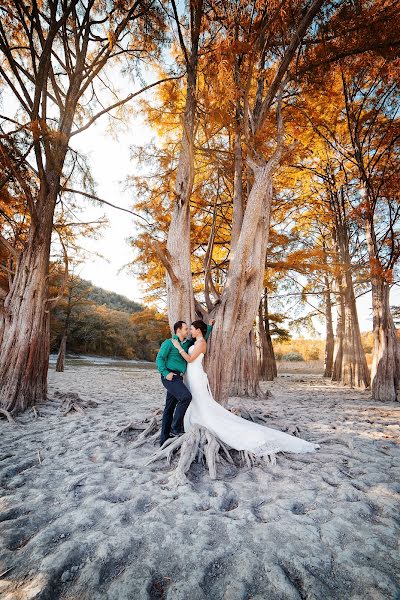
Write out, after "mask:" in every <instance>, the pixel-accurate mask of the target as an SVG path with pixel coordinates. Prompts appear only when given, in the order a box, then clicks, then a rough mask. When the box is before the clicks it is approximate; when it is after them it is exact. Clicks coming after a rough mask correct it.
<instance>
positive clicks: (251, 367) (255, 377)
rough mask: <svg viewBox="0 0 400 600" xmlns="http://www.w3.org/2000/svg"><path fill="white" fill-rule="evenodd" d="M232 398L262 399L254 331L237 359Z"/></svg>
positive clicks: (241, 348)
mask: <svg viewBox="0 0 400 600" xmlns="http://www.w3.org/2000/svg"><path fill="white" fill-rule="evenodd" d="M230 394H231V395H232V396H247V397H248V398H257V397H262V396H263V395H264V394H263V393H262V391H261V388H260V368H259V363H258V360H257V348H256V342H255V338H254V332H253V330H251V331H250V333H249V334H248V336H247V338H246V339H245V341H244V343H243V344H242V346H241V347H240V348H239V353H238V354H237V356H236V359H235V365H234V369H233V378H232V386H231V392H230Z"/></svg>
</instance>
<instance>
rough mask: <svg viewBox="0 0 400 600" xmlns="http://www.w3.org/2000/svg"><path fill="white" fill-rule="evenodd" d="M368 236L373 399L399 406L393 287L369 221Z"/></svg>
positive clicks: (398, 353)
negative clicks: (391, 294)
mask: <svg viewBox="0 0 400 600" xmlns="http://www.w3.org/2000/svg"><path fill="white" fill-rule="evenodd" d="M365 232H366V238H367V244H368V252H369V258H370V265H371V283H372V314H373V351H372V352H373V353H372V369H371V389H372V398H373V400H378V401H382V402H395V401H396V400H397V399H398V396H397V392H398V389H399V383H400V344H399V340H398V337H397V332H396V327H395V325H394V321H393V317H392V314H391V311H390V303H389V294H390V287H389V283H388V281H386V280H385V277H384V271H383V269H382V268H380V263H379V258H378V256H377V251H376V240H375V235H374V229H373V223H371V221H370V220H369V219H367V220H366V224H365Z"/></svg>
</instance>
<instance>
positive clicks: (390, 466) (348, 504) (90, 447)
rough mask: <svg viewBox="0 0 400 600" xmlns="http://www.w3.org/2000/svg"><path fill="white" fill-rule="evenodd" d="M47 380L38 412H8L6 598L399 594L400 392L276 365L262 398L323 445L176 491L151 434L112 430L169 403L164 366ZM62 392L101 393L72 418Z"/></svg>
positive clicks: (86, 370)
mask: <svg viewBox="0 0 400 600" xmlns="http://www.w3.org/2000/svg"><path fill="white" fill-rule="evenodd" d="M49 381H50V389H49V391H50V394H49V395H50V398H51V400H50V401H49V402H48V403H47V404H46V405H43V406H40V407H38V409H39V414H40V416H39V418H37V419H36V418H35V417H34V415H33V413H32V412H31V411H30V412H29V413H27V414H25V415H23V416H21V417H20V418H18V426H13V425H10V424H8V423H7V422H5V421H3V420H2V421H1V422H0V431H1V451H0V459H1V460H0V467H1V471H0V481H1V484H2V498H1V505H0V508H1V515H0V521H1V523H0V559H1V561H0V596H1V597H2V599H3V600H22V599H23V600H25V599H31V598H36V599H41V600H57V599H65V600H100V599H106V600H142V599H143V600H146V599H168V600H171V599H173V600H204V599H210V600H211V599H212V600H281V599H282V600H297V599H318V600H329V599H331V598H335V599H339V600H348V599H351V600H368V599H371V600H372V599H373V600H378V599H379V600H380V599H390V600H393V599H395V598H398V599H399V598H400V591H399V590H400V583H399V582H400V568H399V567H400V560H399V559H400V555H399V547H398V542H399V523H400V513H399V492H400V460H399V459H400V451H399V412H400V406H399V405H398V404H397V405H394V404H385V405H383V404H377V403H373V402H371V400H370V397H369V393H368V392H360V391H355V390H348V389H347V390H346V389H340V388H338V387H335V386H333V385H332V384H330V383H328V382H324V381H323V380H322V379H321V377H320V376H318V375H316V374H314V373H309V374H297V373H295V374H281V375H280V376H279V378H278V379H277V380H276V381H275V382H274V383H273V384H266V385H267V387H268V388H270V389H271V390H272V393H273V396H272V397H270V398H268V400H266V401H262V402H261V403H260V402H258V404H262V405H263V406H264V408H265V411H266V412H267V413H268V415H269V416H270V425H271V426H272V427H276V428H281V427H285V426H288V425H290V426H296V425H297V426H298V427H299V428H300V431H301V436H302V437H304V438H305V439H309V440H311V441H315V442H319V443H320V444H321V449H320V451H319V452H318V453H316V454H307V455H285V456H283V455H278V457H277V464H276V466H269V467H268V466H265V467H262V468H261V467H254V468H253V469H251V470H249V469H246V468H243V470H240V471H232V472H231V473H230V474H228V475H226V476H225V478H224V479H220V480H217V481H215V482H212V481H210V479H209V476H208V474H207V473H205V474H204V473H202V472H201V470H200V469H199V468H194V470H193V471H192V473H191V476H190V477H191V483H190V484H188V485H186V486H183V487H180V488H178V489H177V490H174V489H171V488H170V487H169V484H168V471H169V469H170V467H168V466H167V465H166V464H163V463H161V464H157V463H156V464H155V465H152V466H151V467H144V466H143V465H144V462H145V460H146V457H148V456H150V454H151V453H152V452H153V449H152V447H150V446H149V445H146V446H144V447H143V448H139V449H137V450H133V449H130V444H129V441H127V440H125V439H121V438H116V436H115V432H116V430H117V429H118V427H119V426H122V425H124V424H126V423H127V422H128V421H129V420H130V419H132V418H133V419H136V418H138V417H144V416H146V415H148V414H149V412H150V411H151V410H152V409H154V408H157V407H159V406H162V405H163V402H164V391H163V388H162V387H161V384H160V381H159V378H158V376H157V374H156V372H155V371H154V370H148V369H147V370H145V369H140V368H125V367H118V366H113V365H111V366H107V365H103V366H99V365H97V366H81V365H75V366H69V367H68V368H67V370H66V372H65V373H55V372H54V371H53V370H52V371H51V372H50V375H49ZM57 390H59V391H61V392H63V391H74V392H78V393H79V394H80V396H81V397H82V398H85V399H88V398H92V399H94V400H97V401H99V402H100V403H101V404H100V405H99V406H98V407H97V408H90V409H89V410H88V411H87V413H86V415H85V416H81V415H79V414H77V413H75V414H69V415H67V416H65V417H63V416H62V415H61V413H60V400H59V399H57V398H56V396H55V394H56V392H57ZM234 402H235V401H234ZM234 402H233V403H234ZM246 405H247V406H248V407H251V406H252V401H246Z"/></svg>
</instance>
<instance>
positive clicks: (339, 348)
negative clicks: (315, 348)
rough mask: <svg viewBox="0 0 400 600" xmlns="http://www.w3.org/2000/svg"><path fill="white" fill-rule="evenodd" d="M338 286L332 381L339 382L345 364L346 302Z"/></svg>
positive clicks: (337, 285)
mask: <svg viewBox="0 0 400 600" xmlns="http://www.w3.org/2000/svg"><path fill="white" fill-rule="evenodd" d="M335 285H336V313H337V322H336V336H335V343H334V347H333V369H332V381H337V382H339V381H340V380H341V378H342V362H343V335H344V302H343V296H342V294H341V293H340V287H339V284H338V283H337V281H336V283H335Z"/></svg>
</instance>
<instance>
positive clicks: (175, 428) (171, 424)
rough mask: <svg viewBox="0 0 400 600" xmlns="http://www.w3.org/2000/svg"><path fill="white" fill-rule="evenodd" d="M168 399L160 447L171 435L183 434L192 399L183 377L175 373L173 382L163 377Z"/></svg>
mask: <svg viewBox="0 0 400 600" xmlns="http://www.w3.org/2000/svg"><path fill="white" fill-rule="evenodd" d="M161 381H162V384H163V386H164V387H165V388H166V390H167V398H166V401H165V408H164V413H163V418H162V425H161V435H160V445H162V444H163V443H164V442H165V440H167V439H168V438H169V434H170V432H171V431H172V433H182V432H183V417H184V416H185V412H186V411H187V408H188V406H189V404H190V401H191V399H192V394H191V393H190V391H189V390H188V389H187V387H186V385H185V384H184V383H183V376H182V375H178V374H176V373H174V376H173V378H172V380H171V381H169V380H168V379H166V378H165V377H164V376H163V375H161Z"/></svg>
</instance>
